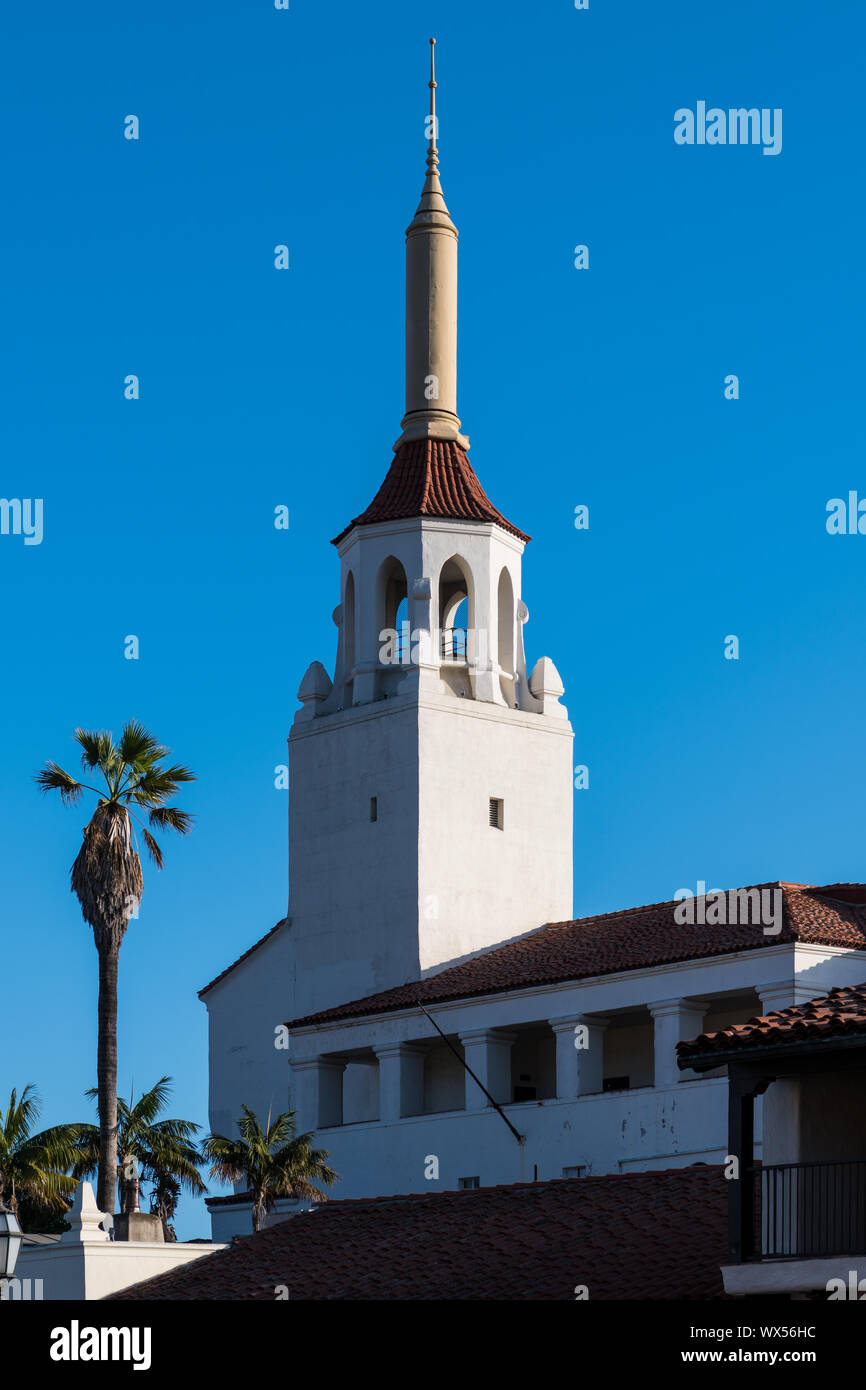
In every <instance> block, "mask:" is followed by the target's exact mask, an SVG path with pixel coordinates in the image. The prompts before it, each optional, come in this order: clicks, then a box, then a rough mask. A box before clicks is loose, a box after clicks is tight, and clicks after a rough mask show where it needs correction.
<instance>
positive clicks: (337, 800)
mask: <svg viewBox="0 0 866 1390" xmlns="http://www.w3.org/2000/svg"><path fill="white" fill-rule="evenodd" d="M432 43H433V40H431V76H430V92H431V112H430V115H431V120H430V140H429V148H428V154H427V176H426V180H425V183H424V189H423V192H422V194H421V201H420V203H419V205H418V210H417V212H416V213H415V217H414V219H413V221H412V223H411V225H410V226H409V228H408V230H407V234H406V236H407V241H406V412H405V415H404V417H403V421H402V430H403V432H402V434H401V435H400V438H399V439H398V440H397V443H396V444H395V445H394V458H393V461H392V463H391V467H390V470H389V472H388V474H387V477H386V478H385V481H384V483H383V484H382V486H381V488H380V489H379V492H378V493H377V494H376V496H375V498H374V499H373V501H372V502H371V504H370V506H369V507H368V508H367V509H366V511H364V512H363V513H362V514H361V515H360V516H357V517H355V519H354V520H353V521H352V522H350V524H349V525H348V526H347V527H346V529H345V530H344V531H342V532H341V533H340V535H339V536H338V537H337V538H336V540H335V542H334V544H335V545H336V547H337V551H338V553H339V556H340V563H341V571H340V594H341V601H340V604H339V606H338V608H337V609H336V610H335V612H334V621H335V623H336V625H337V629H338V643H337V659H336V665H335V670H334V677H333V681H332V680H331V679H330V677H329V676H328V675H327V673H326V671H325V669H324V667H323V666H321V665H320V664H319V663H318V662H314V663H313V665H312V666H310V668H309V669H308V671H307V673H306V675H305V676H304V679H303V681H302V683H301V686H300V689H299V691H298V698H299V699H300V701H301V703H302V709H301V710H300V711H299V712H298V714H297V715H296V716H295V721H294V725H293V728H292V732H291V736H290V739H289V765H290V793H289V795H290V812H289V873H290V897H289V926H288V934H289V938H290V940H291V955H292V965H293V974H294V1001H293V1003H292V1004H291V1012H289V1001H288V1000H287V1012H286V1013H285V1014H284V1017H289V1016H294V1017H296V1018H297V1017H300V1016H302V1015H307V1014H309V1013H313V1012H315V1011H317V1010H319V1009H322V1008H327V1007H329V1006H332V1005H335V1004H338V1003H341V1002H345V1001H348V1000H351V999H355V998H358V997H360V996H363V995H365V994H370V993H373V992H375V991H377V990H382V989H387V988H390V987H391V986H394V985H397V984H402V983H404V982H406V981H408V980H411V979H417V978H419V977H420V976H422V975H423V974H425V973H429V972H432V971H435V970H436V969H438V968H441V967H443V966H445V965H447V964H452V963H454V962H456V961H458V960H461V959H463V958H465V957H466V956H468V955H471V954H473V953H474V952H477V951H479V950H481V949H483V948H485V947H489V946H492V945H495V944H498V943H501V942H503V941H506V940H508V939H510V938H512V937H514V936H517V935H519V934H521V933H522V932H526V931H529V930H531V929H533V928H535V927H539V926H541V925H542V924H543V923H544V922H546V921H558V920H562V919H565V918H569V917H570V916H571V913H572V794H573V793H572V757H571V741H572V732H571V727H570V725H569V723H568V719H567V715H566V711H565V709H564V708H563V707H562V706H561V705H560V704H559V696H560V695H561V694H562V693H563V691H562V683H561V681H560V679H559V676H558V674H557V671H556V668H555V667H554V665H553V663H552V662H551V661H550V660H549V659H548V658H542V659H541V660H540V661H538V662H537V663H536V665H535V667H534V669H533V671H532V674H531V675H530V676H529V677H527V672H526V660H525V656H524V647H523V628H524V624H525V623H526V621H527V618H528V612H527V609H526V606H525V605H524V603H523V600H522V597H521V559H522V555H523V550H524V547H525V545H526V542H527V541H528V540H529V537H528V536H526V535H524V534H523V532H521V531H519V530H518V529H517V527H515V526H513V525H512V524H511V523H510V522H508V521H506V519H505V518H504V517H503V516H502V515H501V513H499V512H498V511H497V510H496V508H495V507H494V506H493V505H492V503H491V502H490V501H489V499H488V497H487V496H486V494H485V492H484V490H483V489H482V487H481V484H480V483H479V481H478V478H477V477H476V475H475V472H474V470H473V468H472V465H471V464H470V462H469V459H468V456H467V450H468V448H469V441H468V439H466V437H465V436H464V435H462V434H461V433H460V420H459V419H458V417H457V229H456V227H455V226H454V223H453V222H452V220H451V217H450V215H449V212H448V209H447V207H446V205H445V199H444V197H443V194H442V187H441V184H440V180H439V172H438V164H439V159H438V151H437V140H436V114H435V90H436V81H435V76H434V72H433V49H432Z"/></svg>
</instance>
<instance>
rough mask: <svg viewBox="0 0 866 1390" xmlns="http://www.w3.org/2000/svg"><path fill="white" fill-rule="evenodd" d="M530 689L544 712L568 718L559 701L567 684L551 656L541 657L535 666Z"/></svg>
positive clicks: (557, 717) (560, 717) (556, 716)
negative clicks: (564, 683) (563, 681)
mask: <svg viewBox="0 0 866 1390" xmlns="http://www.w3.org/2000/svg"><path fill="white" fill-rule="evenodd" d="M529 690H530V693H531V694H532V695H534V696H535V698H536V700H540V702H541V713H542V714H549V715H552V716H553V717H554V718H555V719H565V718H567V713H566V710H565V708H564V707H563V706H562V705H561V704H560V703H559V697H560V695H564V694H565V686H564V685H563V684H562V678H561V676H560V674H559V672H558V671H557V669H556V667H555V666H554V664H553V662H552V661H551V659H550V657H549V656H541V657H539V658H538V660H537V661H536V663H535V665H534V666H533V668H532V674H531V675H530V677H529Z"/></svg>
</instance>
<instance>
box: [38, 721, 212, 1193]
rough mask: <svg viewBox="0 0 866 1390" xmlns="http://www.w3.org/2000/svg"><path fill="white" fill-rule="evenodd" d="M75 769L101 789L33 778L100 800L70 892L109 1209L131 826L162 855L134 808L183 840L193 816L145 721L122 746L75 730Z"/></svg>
mask: <svg viewBox="0 0 866 1390" xmlns="http://www.w3.org/2000/svg"><path fill="white" fill-rule="evenodd" d="M75 740H76V742H77V743H78V744H79V746H80V748H81V766H82V768H83V769H84V771H85V772H96V773H97V774H99V775H100V776H101V777H102V779H103V781H104V783H105V785H104V787H102V788H97V787H93V786H91V785H90V784H89V783H86V782H79V781H78V779H77V778H75V777H73V776H71V775H70V773H68V772H64V770H63V768H62V767H58V765H57V763H52V762H49V763H46V765H45V767H44V768H43V770H42V771H41V772H39V773H37V775H36V782H37V785H38V786H40V787H41V788H42V790H43V791H46V792H47V791H57V792H59V793H60V798H61V800H62V801H63V802H64V803H66V804H68V805H71V804H74V803H75V802H77V801H79V800H80V799H81V797H82V796H83V794H84V792H85V791H91V792H94V793H95V794H96V796H97V797H98V798H99V800H98V801H97V805H96V810H95V811H94V813H93V815H92V817H91V819H90V821H89V822H88V824H87V825H86V826H85V827H84V842H83V844H82V846H81V849H80V850H79V852H78V855H77V857H76V860H75V863H74V864H73V865H72V873H71V879H72V891H73V893H75V894H76V896H77V898H78V901H79V902H80V903H81V915H82V916H83V918H84V920H85V922H88V923H89V924H90V926H91V927H92V928H93V939H94V942H95V943H96V950H97V952H98V955H99V1004H98V1042H97V1065H96V1077H97V1083H98V1091H99V1129H100V1139H99V1184H98V1198H97V1200H98V1203H99V1207H100V1210H101V1211H105V1212H112V1211H113V1210H114V1191H115V1182H116V1173H117V965H118V957H119V954H120V946H121V942H122V941H123V938H124V935H125V933H126V928H127V926H128V924H129V919H130V917H132V916H133V915H136V916H137V915H138V905H139V903H140V901H141V892H142V885H143V878H142V873H141V860H140V858H139V855H138V847H137V843H136V837H135V830H134V828H133V824H132V822H133V821H135V822H136V823H137V824H138V825H139V827H140V829H141V834H142V838H143V840H144V843H145V845H146V846H147V850H148V853H149V854H150V856H151V858H152V860H153V862H154V863H155V864H156V867H157V868H158V869H161V868H162V864H163V860H162V851H161V850H160V847H159V845H158V843H157V841H156V840H155V839H154V837H153V835H151V833H150V831H149V830H148V829H147V828H146V827H145V826H144V825H143V823H142V822H141V821H140V819H139V817H138V816H137V815H136V810H139V811H141V812H142V813H146V814H147V818H148V822H149V824H150V825H151V827H153V828H154V829H157V830H176V831H177V832H178V834H180V835H186V834H187V833H188V832H189V830H190V829H191V827H192V817H191V816H189V815H188V814H187V813H186V812H185V811H181V810H179V809H178V808H177V807H176V806H167V805H166V802H167V801H168V800H169V798H170V797H173V796H174V794H175V792H176V791H177V789H178V787H179V786H180V784H181V783H183V782H194V781H195V778H194V776H193V774H192V773H191V772H190V771H189V769H188V768H186V767H164V766H161V759H163V758H165V757H167V756H168V753H169V751H170V750H169V749H168V748H163V747H162V745H161V744H159V743H157V741H156V739H155V738H154V737H153V735H152V734H151V733H149V732H148V730H147V729H145V727H144V725H143V724H139V723H136V722H135V721H132V722H131V723H129V724H126V725H124V728H123V732H122V734H121V736H120V741H119V742H118V743H115V741H114V736H113V734H110V733H107V732H106V731H105V730H102V731H100V732H99V733H92V732H90V731H89V730H87V729H76V730H75Z"/></svg>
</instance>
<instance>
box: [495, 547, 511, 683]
mask: <svg viewBox="0 0 866 1390" xmlns="http://www.w3.org/2000/svg"><path fill="white" fill-rule="evenodd" d="M496 607H497V622H498V639H499V640H498V647H497V653H498V657H497V659H498V661H499V665H500V666H501V668H502V673H503V675H505V676H509V677H513V675H514V587H513V585H512V583H511V575H510V574H509V572H508V570H507V569H503V571H502V573H501V574H500V576H499V589H498V592H497V605H496Z"/></svg>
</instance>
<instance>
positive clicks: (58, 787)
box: [33, 762, 84, 806]
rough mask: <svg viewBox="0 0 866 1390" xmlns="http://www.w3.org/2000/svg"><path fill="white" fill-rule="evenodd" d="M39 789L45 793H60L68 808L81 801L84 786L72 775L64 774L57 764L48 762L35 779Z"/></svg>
mask: <svg viewBox="0 0 866 1390" xmlns="http://www.w3.org/2000/svg"><path fill="white" fill-rule="evenodd" d="M33 780H34V782H35V783H36V785H37V787H40V788H41V790H42V791H44V792H60V800H61V801H62V802H63V803H64V804H65V805H67V806H71V805H73V804H74V803H75V802H76V801H78V800H80V798H81V795H82V793H83V791H84V788H83V786H82V785H81V783H80V782H79V781H77V780H76V778H74V777H72V776H71V775H70V773H68V772H64V771H63V768H62V767H59V766H58V765H57V763H52V762H48V763H46V764H45V766H44V768H43V769H42V771H41V772H37V773H36V776H35V777H34V779H33Z"/></svg>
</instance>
